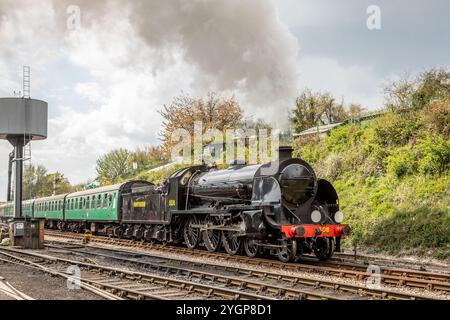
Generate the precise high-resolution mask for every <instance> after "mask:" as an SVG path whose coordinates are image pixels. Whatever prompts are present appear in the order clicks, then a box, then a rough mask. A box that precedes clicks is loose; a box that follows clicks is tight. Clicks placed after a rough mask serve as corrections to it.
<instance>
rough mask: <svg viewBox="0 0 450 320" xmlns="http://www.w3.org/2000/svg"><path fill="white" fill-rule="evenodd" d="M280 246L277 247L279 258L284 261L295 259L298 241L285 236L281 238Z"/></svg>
mask: <svg viewBox="0 0 450 320" xmlns="http://www.w3.org/2000/svg"><path fill="white" fill-rule="evenodd" d="M280 245H281V246H280V247H279V248H278V249H277V256H278V259H279V260H280V261H282V262H289V261H292V260H294V258H295V256H296V255H297V241H296V240H295V239H294V240H292V239H286V238H285V237H284V236H283V238H282V239H281V240H280Z"/></svg>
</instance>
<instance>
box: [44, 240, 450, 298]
mask: <svg viewBox="0 0 450 320" xmlns="http://www.w3.org/2000/svg"><path fill="white" fill-rule="evenodd" d="M46 234H47V235H51V236H56V237H60V238H66V239H72V240H80V239H82V238H83V235H81V234H68V233H61V232H55V231H50V232H48V231H46ZM90 242H92V243H102V244H109V245H115V246H120V247H127V248H130V247H132V248H140V249H151V250H154V251H159V252H164V253H175V254H184V255H188V256H192V255H195V256H196V257H203V258H212V259H215V260H217V261H233V262H238V263H242V264H246V265H248V266H257V267H265V268H275V269H280V270H284V271H306V272H311V273H316V274H322V275H334V276H338V277H341V278H349V279H357V280H367V279H368V278H369V277H372V276H373V273H368V272H367V266H366V265H358V264H354V263H343V262H338V263H333V262H317V261H302V262H297V263H283V262H280V261H277V260H271V259H262V258H249V257H246V256H230V255H228V254H225V253H220V252H208V251H205V250H190V249H187V248H184V247H176V246H164V245H160V244H150V243H143V242H136V241H133V240H128V239H115V238H107V237H102V236H92V237H91V238H90ZM380 281H381V283H383V284H387V285H391V286H397V287H399V286H400V287H408V288H420V289H428V290H433V291H442V292H446V293H448V292H450V274H445V273H436V272H428V271H420V270H412V269H400V268H391V267H381V268H380Z"/></svg>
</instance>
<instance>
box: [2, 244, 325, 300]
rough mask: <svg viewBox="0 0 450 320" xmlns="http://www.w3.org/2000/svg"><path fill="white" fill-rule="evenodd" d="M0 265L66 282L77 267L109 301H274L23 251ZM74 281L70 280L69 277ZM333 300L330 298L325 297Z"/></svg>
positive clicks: (8, 252)
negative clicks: (36, 272)
mask: <svg viewBox="0 0 450 320" xmlns="http://www.w3.org/2000/svg"><path fill="white" fill-rule="evenodd" d="M0 262H3V263H14V264H20V265H23V266H26V267H31V268H33V269H36V270H41V271H44V272H47V273H50V274H53V275H59V276H63V277H64V278H67V279H69V277H71V276H72V275H71V274H68V273H67V267H69V266H75V265H76V266H78V267H79V268H80V269H81V270H82V271H83V273H82V275H81V276H80V277H79V278H77V279H79V281H80V282H81V287H82V288H92V289H93V290H91V291H92V292H94V293H97V294H99V295H101V296H103V297H104V298H107V299H111V300H123V299H132V300H147V299H151V300H155V299H156V300H169V299H187V300H200V299H201V300H204V299H222V300H275V299H276V297H271V296H269V295H261V294H257V293H252V292H249V291H250V290H248V291H246V290H239V291H237V290H233V289H231V288H225V287H219V286H216V285H208V284H204V283H200V282H194V281H186V280H182V279H177V278H174V277H168V276H160V275H155V274H149V273H143V272H135V271H130V270H126V269H119V268H113V267H108V266H101V265H98V264H93V263H86V262H81V261H75V260H70V259H63V258H58V257H55V256H50V255H44V254H37V253H32V252H28V251H23V250H16V249H5V248H0ZM72 279H73V278H72ZM305 298H309V299H313V298H316V299H325V298H327V297H326V296H320V295H314V294H311V295H309V296H308V297H305ZM328 298H330V299H332V298H333V297H328Z"/></svg>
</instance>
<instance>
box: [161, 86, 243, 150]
mask: <svg viewBox="0 0 450 320" xmlns="http://www.w3.org/2000/svg"><path fill="white" fill-rule="evenodd" d="M159 113H160V114H161V116H162V118H163V124H162V130H161V137H162V140H163V143H164V144H163V148H164V151H165V152H167V154H169V153H170V150H171V147H172V146H173V145H174V144H175V143H177V141H172V139H171V138H172V133H173V132H174V131H175V130H177V129H184V130H186V131H187V132H188V133H189V134H190V136H191V137H193V135H194V123H195V122H196V121H201V122H202V130H203V133H204V132H205V131H206V130H208V129H210V128H215V129H218V130H220V131H224V130H226V129H235V128H236V127H238V124H239V123H240V121H241V120H242V118H243V113H242V109H241V107H240V106H239V104H238V102H237V101H236V100H235V99H234V97H230V98H223V97H221V96H220V95H218V94H216V93H214V92H212V93H209V94H208V95H207V96H206V97H205V98H192V97H190V96H189V95H186V94H181V95H180V96H178V97H176V98H175V99H174V100H173V101H172V103H171V104H169V105H164V107H163V108H162V110H160V111H159Z"/></svg>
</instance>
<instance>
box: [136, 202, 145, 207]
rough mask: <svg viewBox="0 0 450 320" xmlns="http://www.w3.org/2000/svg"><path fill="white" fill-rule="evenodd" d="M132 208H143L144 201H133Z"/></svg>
mask: <svg viewBox="0 0 450 320" xmlns="http://www.w3.org/2000/svg"><path fill="white" fill-rule="evenodd" d="M133 207H134V208H145V201H137V202H133Z"/></svg>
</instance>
